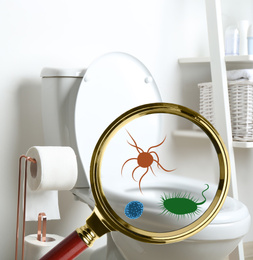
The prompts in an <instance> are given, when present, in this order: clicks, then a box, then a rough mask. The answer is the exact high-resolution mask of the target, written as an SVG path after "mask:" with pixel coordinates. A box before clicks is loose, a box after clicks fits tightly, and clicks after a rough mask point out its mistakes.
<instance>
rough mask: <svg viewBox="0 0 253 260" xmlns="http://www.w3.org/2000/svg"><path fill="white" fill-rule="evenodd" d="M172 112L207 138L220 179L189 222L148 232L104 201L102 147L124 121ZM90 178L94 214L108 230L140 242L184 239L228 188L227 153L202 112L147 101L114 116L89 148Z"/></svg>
mask: <svg viewBox="0 0 253 260" xmlns="http://www.w3.org/2000/svg"><path fill="white" fill-rule="evenodd" d="M155 113H161V114H172V115H176V116H180V117H183V118H185V119H188V120H190V121H191V122H193V123H194V124H196V125H197V126H199V127H200V128H201V129H202V130H203V131H204V132H205V133H206V135H207V136H208V138H209V139H210V140H211V142H212V144H213V146H214V148H215V150H216V153H217V156H218V161H219V166H220V179H219V184H218V189H217V192H216V194H215V196H214V199H213V201H212V203H211V204H210V206H209V207H208V209H207V210H206V211H205V212H204V213H203V214H202V215H201V216H200V217H199V218H198V219H197V220H195V221H194V222H193V223H191V224H189V225H188V226H185V227H183V228H180V229H178V230H175V231H169V232H164V233H160V232H159V233H158V232H151V231H146V230H142V229H139V228H137V227H135V226H132V225H130V224H129V223H127V222H125V221H124V220H123V219H122V218H120V217H119V216H118V215H117V214H116V213H115V211H114V210H113V209H112V208H111V206H110V204H109V203H108V201H107V199H106V196H105V194H104V192H103V188H102V184H101V163H102V159H103V154H104V151H105V149H106V147H107V144H108V143H109V142H110V140H111V138H112V137H113V136H114V135H115V134H116V133H117V132H118V131H119V130H120V129H121V128H122V127H124V126H125V125H126V124H127V123H129V122H130V121H133V120H134V119H136V118H138V117H142V116H145V115H149V114H155ZM90 181H91V187H92V192H93V196H94V200H95V203H96V209H95V211H96V214H97V216H98V217H99V219H100V220H101V222H102V223H104V224H105V226H108V227H109V228H110V229H111V230H117V231H120V232H122V233H123V234H125V235H127V236H129V237H132V238H134V239H137V240H139V241H142V242H148V243H155V244H164V243H173V242H179V241H181V240H184V239H186V238H188V237H190V236H192V235H194V234H196V233H197V232H199V231H201V230H202V229H203V228H204V227H206V226H207V225H208V224H209V223H210V222H211V221H212V220H213V219H214V218H215V216H216V215H217V214H218V212H219V210H220V209H221V207H222V205H223V203H224V201H225V199H226V196H227V193H228V189H229V183H230V163H229V157H228V153H227V150H226V147H225V144H224V143H223V141H222V139H221V137H220V135H219V133H218V132H217V131H216V129H215V128H214V127H213V126H212V124H211V123H210V122H209V121H207V120H206V119H205V118H204V117H203V116H201V115H200V114H198V113H197V112H195V111H193V110H191V109H189V108H187V107H184V106H181V105H177V104H172V103H164V102H161V103H149V104H145V105H141V106H138V107H135V108H133V109H130V110H128V111H127V112H125V113H124V114H122V115H121V116H119V117H118V118H117V119H115V120H114V121H113V122H112V123H111V124H110V125H109V126H108V127H107V128H106V130H105V131H104V132H103V134H102V135H101V137H100V139H99V140H98V142H97V144H96V147H95V149H94V151H93V155H92V159H91V166H90Z"/></svg>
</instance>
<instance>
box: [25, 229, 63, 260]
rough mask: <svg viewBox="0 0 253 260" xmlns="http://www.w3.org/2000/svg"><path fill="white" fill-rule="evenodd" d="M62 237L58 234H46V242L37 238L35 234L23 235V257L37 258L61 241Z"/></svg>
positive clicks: (27, 258)
mask: <svg viewBox="0 0 253 260" xmlns="http://www.w3.org/2000/svg"><path fill="white" fill-rule="evenodd" d="M63 239H64V237H61V236H58V235H52V234H47V237H46V242H41V241H38V240H37V234H32V235H28V236H26V237H25V248H24V259H25V260H38V259H40V258H41V257H42V256H44V255H45V254H46V253H47V252H48V251H50V250H51V249H52V248H53V247H55V246H56V245H57V244H58V243H59V242H61V241H62V240H63Z"/></svg>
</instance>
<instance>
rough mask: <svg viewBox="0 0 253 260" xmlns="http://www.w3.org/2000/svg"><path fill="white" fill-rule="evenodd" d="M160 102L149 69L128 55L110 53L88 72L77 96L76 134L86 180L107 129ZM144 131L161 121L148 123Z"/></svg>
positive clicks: (96, 61) (148, 121)
mask: <svg viewBox="0 0 253 260" xmlns="http://www.w3.org/2000/svg"><path fill="white" fill-rule="evenodd" d="M154 102H161V97H160V94H159V91H158V88H157V86H156V83H155V81H154V79H153V77H152V75H151V74H150V72H149V71H148V70H147V68H146V67H145V66H144V65H143V64H142V63H141V62H140V61H139V60H137V59H136V58H134V57H133V56H131V55H128V54H125V53H109V54H106V55H104V56H102V57H100V58H98V59H97V60H95V61H94V62H93V63H92V64H91V65H90V66H89V68H88V69H87V71H86V73H85V75H84V78H83V80H82V83H81V85H80V88H79V92H78V95H77V101H76V108H75V131H76V141H77V147H78V153H79V156H80V159H81V161H82V164H83V167H84V170H85V173H86V177H87V179H88V182H89V179H90V176H89V169H90V161H91V156H92V153H93V150H94V147H95V145H96V143H97V141H98V139H99V137H100V136H101V134H102V133H103V131H104V130H105V128H106V127H107V126H108V125H109V124H110V123H111V122H112V121H113V120H115V119H116V118H117V117H118V116H120V115H121V114H122V113H124V112H126V111H127V110H129V109H131V108H133V107H136V106H139V105H142V104H147V103H154ZM143 123H144V124H145V127H147V128H149V126H151V125H152V127H154V125H155V126H156V127H155V129H156V130H157V136H158V131H159V128H160V127H159V126H160V120H159V119H157V120H156V119H155V120H152V121H151V120H146V121H145V122H143Z"/></svg>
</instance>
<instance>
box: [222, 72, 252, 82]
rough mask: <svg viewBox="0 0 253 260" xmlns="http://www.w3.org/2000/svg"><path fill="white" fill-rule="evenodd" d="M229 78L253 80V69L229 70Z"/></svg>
mask: <svg viewBox="0 0 253 260" xmlns="http://www.w3.org/2000/svg"><path fill="white" fill-rule="evenodd" d="M227 79H228V80H238V79H247V80H250V81H253V69H243V70H228V71H227Z"/></svg>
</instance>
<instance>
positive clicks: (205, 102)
mask: <svg viewBox="0 0 253 260" xmlns="http://www.w3.org/2000/svg"><path fill="white" fill-rule="evenodd" d="M198 87H199V90H200V92H199V93H200V104H199V113H200V114H201V115H202V116H203V117H205V118H206V119H207V120H208V121H209V122H210V123H211V124H212V125H213V126H215V120H214V108H213V107H214V106H213V86H212V82H208V83H200V84H198Z"/></svg>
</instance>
